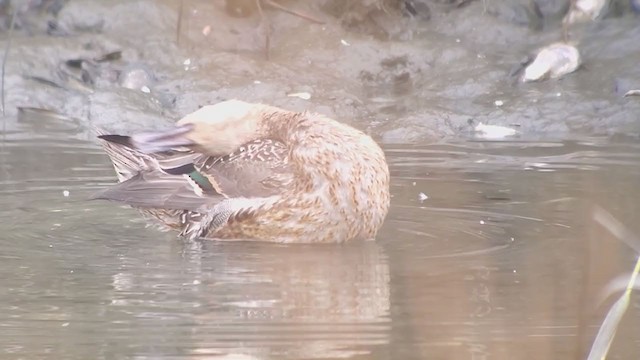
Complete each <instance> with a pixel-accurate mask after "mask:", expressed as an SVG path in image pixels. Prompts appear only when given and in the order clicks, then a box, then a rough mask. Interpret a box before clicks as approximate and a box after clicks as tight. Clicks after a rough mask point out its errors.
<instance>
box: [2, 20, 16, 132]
mask: <svg viewBox="0 0 640 360" xmlns="http://www.w3.org/2000/svg"><path fill="white" fill-rule="evenodd" d="M17 14H18V11H16V10H14V11H13V14H12V15H11V25H9V37H8V39H7V45H6V46H5V48H4V57H3V58H2V80H1V81H2V84H1V85H0V96H1V97H2V117H4V115H5V111H4V73H5V67H6V65H7V58H8V57H9V48H10V47H11V39H12V38H13V36H12V35H13V27H14V25H15V23H16V15H17ZM6 122H7V121H6V120H5V119H3V120H2V132H3V133H4V132H5V130H6Z"/></svg>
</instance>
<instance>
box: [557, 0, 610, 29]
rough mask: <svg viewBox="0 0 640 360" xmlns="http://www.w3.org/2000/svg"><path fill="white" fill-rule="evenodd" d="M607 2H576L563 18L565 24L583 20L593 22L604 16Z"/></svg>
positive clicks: (588, 0)
mask: <svg viewBox="0 0 640 360" xmlns="http://www.w3.org/2000/svg"><path fill="white" fill-rule="evenodd" d="M608 3H609V0H576V1H574V2H573V6H572V7H571V9H570V10H569V12H568V13H567V15H566V16H565V17H564V19H563V22H564V23H565V24H568V25H570V24H574V23H577V22H582V21H585V20H595V19H597V18H598V17H600V15H602V14H604V12H605V11H604V10H605V9H606V8H607V6H608Z"/></svg>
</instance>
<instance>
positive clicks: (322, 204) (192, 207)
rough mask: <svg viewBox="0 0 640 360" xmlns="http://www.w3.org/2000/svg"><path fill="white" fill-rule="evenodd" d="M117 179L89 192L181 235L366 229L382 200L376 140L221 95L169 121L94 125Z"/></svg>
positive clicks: (291, 236) (364, 232) (365, 233)
mask: <svg viewBox="0 0 640 360" xmlns="http://www.w3.org/2000/svg"><path fill="white" fill-rule="evenodd" d="M96 131H97V132H98V134H97V137H98V138H99V139H100V141H101V143H102V147H103V149H104V151H105V152H106V154H107V155H108V156H109V158H110V160H111V162H112V164H113V167H114V169H115V172H116V176H117V179H118V182H117V183H116V184H113V185H111V186H108V187H107V188H105V189H103V190H101V191H99V192H98V193H96V194H94V195H93V196H92V197H91V198H92V199H101V200H109V201H115V202H119V203H122V204H125V205H128V206H130V207H132V208H135V209H137V210H138V211H139V212H140V213H141V214H142V215H143V216H144V217H145V218H147V219H149V220H152V222H153V223H155V224H157V225H159V227H160V228H161V229H163V230H167V231H177V232H178V236H180V237H184V238H187V239H191V240H194V239H212V240H236V241H239V240H248V241H264V242H276V243H343V242H347V241H350V240H355V239H363V240H369V239H375V237H376V234H377V233H378V231H379V230H380V228H381V226H382V224H383V222H384V220H385V218H386V216H387V213H388V211H389V207H390V193H389V184H390V175H389V167H388V165H387V162H386V159H385V154H384V151H383V150H382V148H381V147H380V146H379V145H378V144H377V143H376V142H375V141H374V140H373V139H372V138H371V137H370V136H369V135H367V134H365V133H364V132H363V131H361V130H358V129H356V128H354V127H352V126H350V125H347V124H345V123H342V122H339V121H336V120H334V119H331V118H329V117H327V116H325V115H322V114H319V113H314V112H309V111H303V112H297V111H290V110H285V109H282V108H279V107H275V106H272V105H267V104H262V103H250V102H245V101H242V100H237V99H231V100H226V101H222V102H219V103H216V104H213V105H206V106H203V107H201V108H200V109H198V110H196V111H195V112H193V113H190V114H188V115H186V116H184V117H183V118H181V119H180V120H178V121H177V122H176V123H175V124H174V126H173V127H170V128H169V129H166V130H160V131H148V132H140V133H135V134H132V135H118V134H110V133H108V132H106V131H104V130H101V129H96Z"/></svg>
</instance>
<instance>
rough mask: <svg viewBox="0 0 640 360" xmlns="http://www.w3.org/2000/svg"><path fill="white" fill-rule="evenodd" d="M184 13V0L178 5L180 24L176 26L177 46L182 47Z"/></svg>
mask: <svg viewBox="0 0 640 360" xmlns="http://www.w3.org/2000/svg"><path fill="white" fill-rule="evenodd" d="M183 12H184V0H180V5H178V23H177V24H176V45H178V47H179V46H180V32H181V30H182V13H183Z"/></svg>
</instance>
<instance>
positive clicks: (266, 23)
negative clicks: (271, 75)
mask: <svg viewBox="0 0 640 360" xmlns="http://www.w3.org/2000/svg"><path fill="white" fill-rule="evenodd" d="M256 6H257V7H258V13H259V14H260V25H264V27H265V30H264V33H265V37H264V51H265V56H266V58H267V60H269V45H270V44H269V43H270V39H269V28H270V26H269V20H268V19H267V18H266V17H265V14H264V12H263V11H262V0H256Z"/></svg>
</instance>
